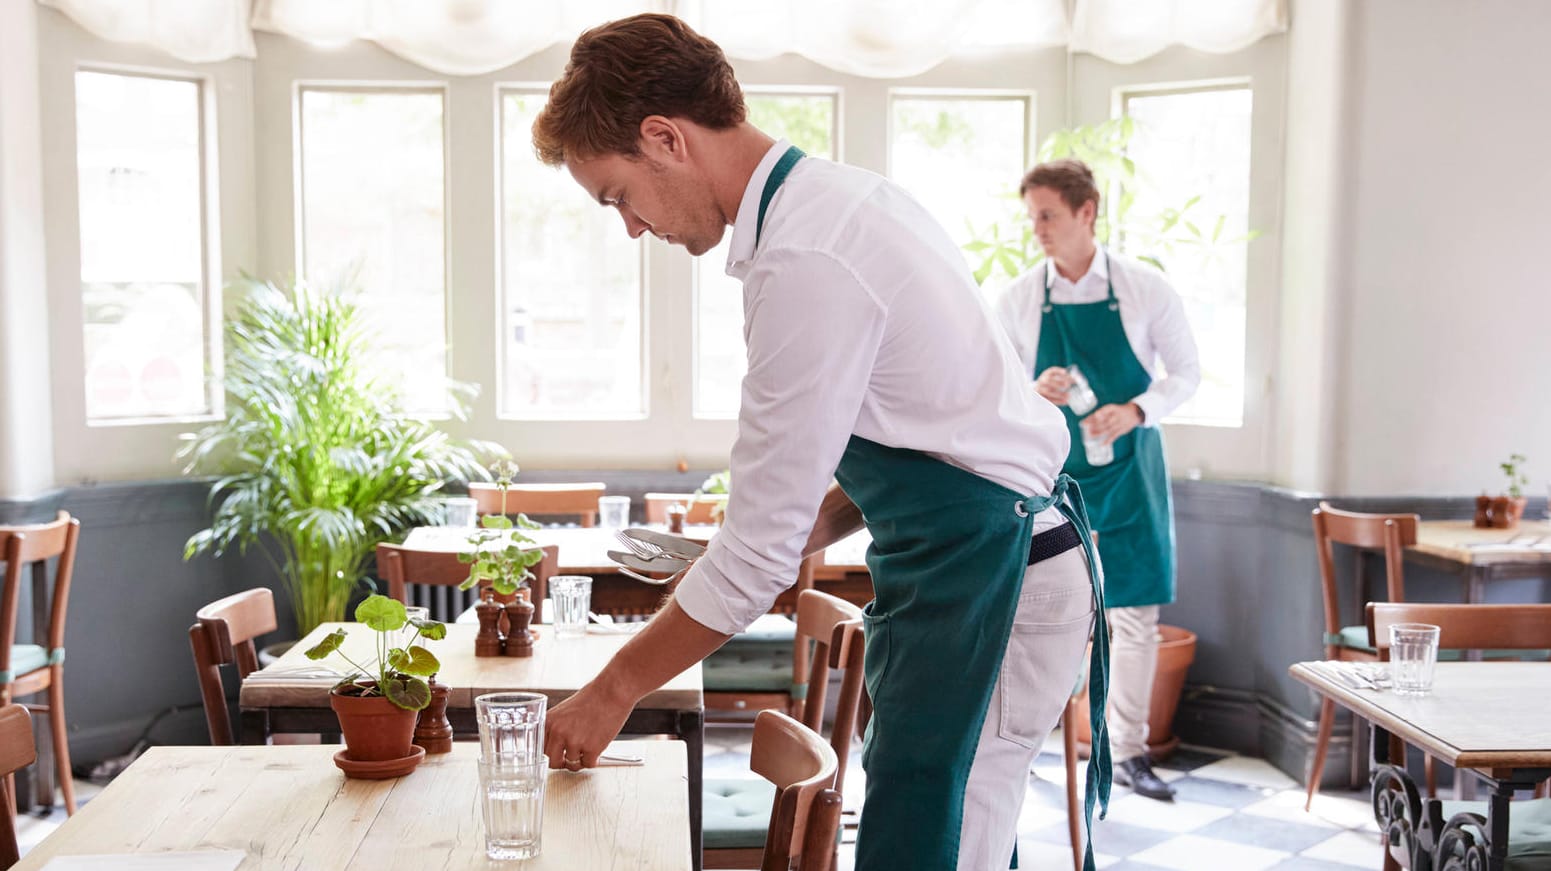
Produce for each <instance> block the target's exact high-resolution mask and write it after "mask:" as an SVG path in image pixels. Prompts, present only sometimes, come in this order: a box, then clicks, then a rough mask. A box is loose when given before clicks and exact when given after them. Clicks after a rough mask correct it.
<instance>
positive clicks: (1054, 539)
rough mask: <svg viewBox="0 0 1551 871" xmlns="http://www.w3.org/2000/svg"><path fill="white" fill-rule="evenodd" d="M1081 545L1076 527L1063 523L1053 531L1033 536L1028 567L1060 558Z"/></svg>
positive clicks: (1049, 530)
mask: <svg viewBox="0 0 1551 871" xmlns="http://www.w3.org/2000/svg"><path fill="white" fill-rule="evenodd" d="M1080 544H1082V536H1080V535H1078V534H1077V527H1076V526H1073V525H1072V524H1071V523H1063V524H1061V525H1060V526H1057V527H1056V528H1055V529H1047V530H1045V531H1044V532H1041V533H1039V534H1038V535H1036V536H1034V540H1033V541H1031V542H1029V565H1034V564H1035V563H1037V562H1041V561H1043V560H1047V559H1050V558H1051V557H1053V556H1060V555H1061V554H1063V553H1066V552H1067V551H1069V550H1071V549H1072V548H1074V547H1077V546H1078V545H1080Z"/></svg>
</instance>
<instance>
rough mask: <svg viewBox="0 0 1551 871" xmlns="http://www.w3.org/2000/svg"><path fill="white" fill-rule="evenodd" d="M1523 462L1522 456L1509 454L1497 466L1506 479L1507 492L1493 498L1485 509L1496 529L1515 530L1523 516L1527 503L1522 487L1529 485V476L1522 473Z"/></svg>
mask: <svg viewBox="0 0 1551 871" xmlns="http://www.w3.org/2000/svg"><path fill="white" fill-rule="evenodd" d="M1524 462H1525V460H1524V455H1523V454H1510V455H1508V459H1507V460H1504V461H1503V462H1501V463H1498V464H1497V467H1498V468H1500V469H1502V470H1503V474H1504V475H1506V476H1507V477H1508V490H1507V493H1506V494H1505V495H1502V496H1495V497H1493V498H1492V501H1491V505H1490V506H1489V507H1488V509H1487V514H1488V516H1489V517H1490V518H1491V522H1492V526H1493V527H1494V528H1496V529H1515V528H1517V527H1518V525H1519V518H1521V517H1523V516H1524V506H1525V505H1527V504H1528V503H1529V499H1528V498H1527V497H1526V496H1525V495H1524V485H1525V484H1528V483H1529V476H1528V475H1526V474H1524V471H1523V466H1524Z"/></svg>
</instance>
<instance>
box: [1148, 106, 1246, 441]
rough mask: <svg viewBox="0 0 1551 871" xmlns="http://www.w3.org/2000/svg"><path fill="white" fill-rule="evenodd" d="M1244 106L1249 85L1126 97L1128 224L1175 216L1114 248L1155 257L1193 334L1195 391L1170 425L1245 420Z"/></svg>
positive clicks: (1227, 423) (1155, 222)
mask: <svg viewBox="0 0 1551 871" xmlns="http://www.w3.org/2000/svg"><path fill="white" fill-rule="evenodd" d="M1250 108H1251V97H1250V89H1249V88H1248V87H1247V86H1239V87H1213V88H1208V89H1193V90H1187V91H1174V92H1156V91H1155V92H1133V93H1129V94H1126V95H1124V97H1123V110H1124V111H1125V112H1126V114H1128V115H1130V117H1131V118H1132V119H1133V120H1134V121H1135V133H1134V134H1133V136H1132V138H1131V141H1130V144H1129V146H1128V147H1127V152H1126V153H1127V156H1129V157H1130V158H1131V160H1132V162H1133V163H1134V164H1135V165H1136V182H1135V185H1134V187H1135V190H1134V191H1131V192H1130V193H1133V194H1134V195H1135V199H1134V200H1133V201H1132V203H1131V206H1130V215H1129V216H1128V218H1127V219H1126V221H1125V226H1126V227H1128V228H1162V227H1164V226H1166V225H1167V219H1168V217H1172V216H1173V214H1174V212H1176V211H1178V212H1181V214H1180V215H1179V217H1178V220H1177V221H1175V222H1174V223H1173V225H1172V226H1170V227H1169V229H1168V230H1167V231H1166V232H1142V233H1137V232H1130V231H1128V232H1127V233H1126V234H1125V235H1123V236H1122V237H1121V239H1120V246H1119V247H1120V249H1121V250H1122V251H1125V252H1126V253H1129V254H1132V255H1136V256H1145V257H1149V258H1155V259H1156V260H1157V262H1158V263H1159V264H1160V265H1161V266H1162V267H1163V269H1164V271H1165V273H1166V274H1167V275H1168V278H1169V283H1170V284H1171V285H1173V286H1174V289H1175V290H1176V291H1178V292H1179V294H1180V296H1181V297H1183V298H1184V301H1185V311H1186V313H1187V315H1188V316H1189V318H1190V325H1191V327H1192V329H1193V330H1194V331H1195V338H1196V343H1197V345H1199V347H1200V350H1201V388H1200V389H1199V390H1198V391H1197V392H1196V395H1195V396H1194V397H1192V398H1191V399H1190V401H1189V402H1187V403H1185V404H1184V405H1182V406H1180V407H1179V408H1178V409H1177V410H1176V411H1175V412H1174V414H1173V415H1171V416H1170V417H1169V420H1170V421H1171V422H1175V423H1193V424H1204V425H1209V426H1231V427H1236V426H1240V425H1241V424H1242V422H1243V416H1244V371H1245V358H1244V346H1245V338H1244V337H1245V284H1246V268H1245V267H1246V257H1245V249H1246V245H1245V242H1246V240H1247V237H1248V234H1249V185H1250V176H1249V170H1250ZM1194 198H1199V199H1194Z"/></svg>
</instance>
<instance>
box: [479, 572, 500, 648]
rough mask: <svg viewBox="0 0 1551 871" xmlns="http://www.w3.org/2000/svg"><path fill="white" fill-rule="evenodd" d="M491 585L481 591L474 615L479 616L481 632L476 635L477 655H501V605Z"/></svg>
mask: <svg viewBox="0 0 1551 871" xmlns="http://www.w3.org/2000/svg"><path fill="white" fill-rule="evenodd" d="M493 596H494V591H492V590H491V589H490V588H489V587H486V588H485V589H483V590H481V591H480V594H479V604H477V605H475V606H474V616H475V617H477V618H479V634H478V635H475V636H474V655H475V656H500V655H501V606H500V605H497V604H496V603H495V599H494V598H493Z"/></svg>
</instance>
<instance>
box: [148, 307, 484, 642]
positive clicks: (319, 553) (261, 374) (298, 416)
mask: <svg viewBox="0 0 1551 871" xmlns="http://www.w3.org/2000/svg"><path fill="white" fill-rule="evenodd" d="M244 285H245V291H246V292H245V294H244V296H243V298H242V300H241V302H240V304H239V306H238V308H237V311H236V314H235V317H234V318H233V319H232V320H230V321H229V322H228V324H227V327H226V339H227V357H226V372H225V377H224V386H225V389H226V394H227V404H226V412H227V413H226V418H225V420H222V421H219V422H217V423H213V424H211V425H209V426H207V427H205V428H203V429H201V430H199V431H198V432H194V433H186V434H184V435H183V439H185V441H186V444H184V446H183V447H182V448H181V449H180V450H179V451H178V457H179V459H182V460H186V461H187V466H186V467H185V469H184V471H185V472H186V473H204V472H215V473H217V474H219V475H220V477H218V478H217V479H216V481H215V482H214V484H212V486H211V488H210V500H211V502H213V503H218V504H217V506H216V509H215V514H214V518H213V519H212V521H211V524H210V527H209V528H208V529H204V530H201V531H200V532H198V533H196V534H195V535H194V536H193V537H191V538H190V539H189V540H188V543H187V545H186V546H185V547H184V558H185V559H189V558H192V557H193V556H195V555H196V554H200V553H207V552H208V553H212V554H214V555H215V556H217V557H219V556H221V555H223V554H224V553H226V552H228V551H229V550H231V549H232V548H233V547H236V548H237V550H238V552H239V553H245V552H246V551H247V549H248V548H249V547H250V546H254V547H256V549H257V550H258V551H259V552H260V553H262V554H263V555H264V557H265V558H266V559H267V560H268V561H269V563H270V565H271V566H272V567H273V568H274V571H275V573H276V574H278V575H280V577H281V579H282V581H283V583H284V584H285V587H286V588H287V590H288V591H289V592H290V594H291V603H292V607H293V609H294V611H295V614H296V624H297V630H298V631H299V632H300V633H301V634H302V635H306V633H308V632H309V631H311V630H312V629H313V627H315V626H317V625H318V624H319V623H322V622H325V621H332V620H342V619H344V616H345V607H346V605H347V604H348V603H349V600H350V597H351V595H352V594H353V593H354V592H355V590H356V589H357V588H358V587H359V586H360V584H361V582H362V580H363V579H364V578H365V576H366V569H367V565H368V561H369V560H370V558H371V556H372V553H373V551H374V549H375V548H376V546H377V544H378V543H380V542H383V541H386V540H388V539H389V538H391V537H393V536H395V535H396V534H398V533H400V532H402V531H403V530H405V529H407V528H409V527H411V526H416V525H422V524H427V523H433V522H437V521H438V520H439V519H440V514H441V512H442V505H441V503H440V501H439V499H438V498H437V495H436V494H437V491H439V490H440V489H441V488H442V486H443V485H444V484H445V483H446V482H448V481H467V480H469V479H470V478H483V477H484V469H483V465H482V464H481V462H480V461H479V459H478V457H477V453H483V452H485V451H489V450H492V449H493V450H495V451H498V452H499V448H492V446H488V445H483V444H478V443H467V444H465V443H458V442H454V441H453V440H451V439H449V438H448V437H447V436H446V434H444V433H442V432H440V431H439V430H437V429H436V428H435V427H433V426H432V425H431V424H429V423H427V422H426V421H424V420H418V419H415V418H411V417H407V416H404V415H403V414H401V413H400V412H399V410H398V405H397V397H396V396H395V394H394V391H393V390H392V389H391V388H390V387H389V386H388V385H387V384H385V383H383V382H381V381H379V380H378V378H377V374H378V373H377V372H376V371H375V369H374V367H373V366H372V363H371V357H370V354H369V350H370V348H369V345H368V336H367V334H366V333H365V331H364V329H363V322H362V318H361V316H360V312H359V309H358V308H357V306H356V305H355V303H354V302H353V301H352V300H351V299H350V298H349V297H347V296H345V295H341V294H335V293H325V292H320V291H317V290H315V289H312V288H309V287H307V286H306V285H304V284H301V283H296V284H295V285H294V286H292V287H289V288H282V287H279V286H276V285H274V284H271V283H262V282H258V281H253V280H248V281H246V282H244ZM449 390H450V391H452V393H453V396H454V402H453V403H452V404H453V406H454V407H455V409H456V410H457V412H458V413H459V415H460V416H461V413H462V410H463V407H464V404H465V403H466V401H467V397H468V396H469V395H470V394H471V393H472V390H473V388H471V387H468V386H465V385H449Z"/></svg>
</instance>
